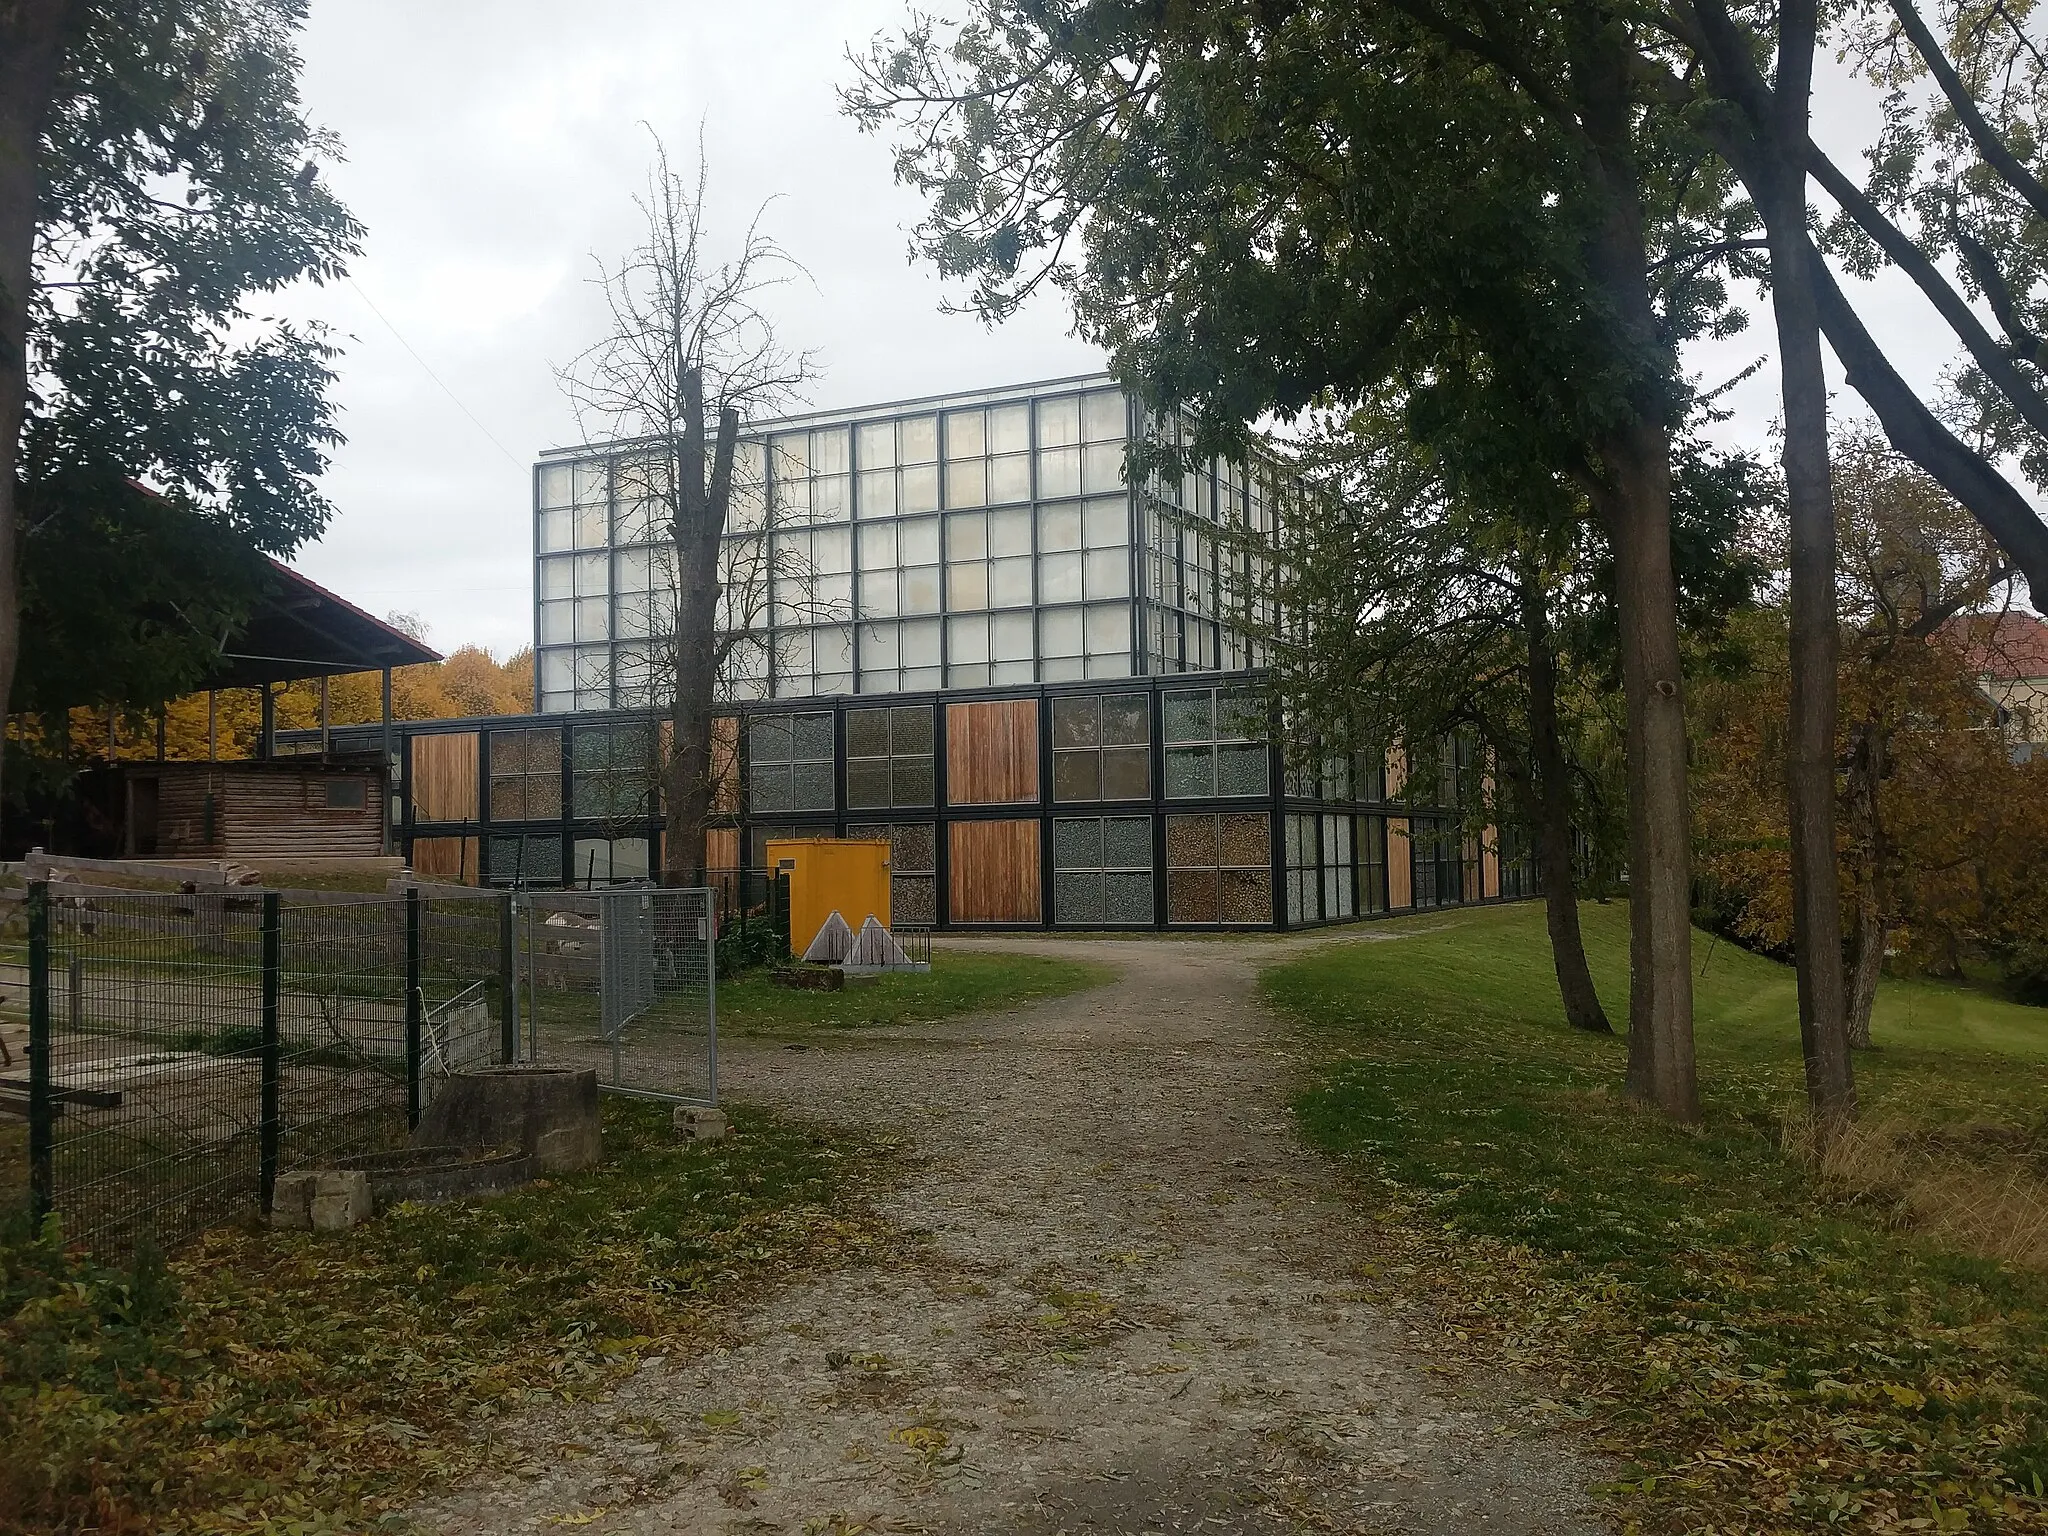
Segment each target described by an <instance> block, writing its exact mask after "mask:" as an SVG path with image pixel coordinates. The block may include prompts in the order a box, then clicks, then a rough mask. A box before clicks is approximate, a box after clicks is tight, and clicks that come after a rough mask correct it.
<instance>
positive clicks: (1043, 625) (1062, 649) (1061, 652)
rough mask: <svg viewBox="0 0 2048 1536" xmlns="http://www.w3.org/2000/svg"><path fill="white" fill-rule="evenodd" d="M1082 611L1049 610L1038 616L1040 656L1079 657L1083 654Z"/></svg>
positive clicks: (1070, 609)
mask: <svg viewBox="0 0 2048 1536" xmlns="http://www.w3.org/2000/svg"><path fill="white" fill-rule="evenodd" d="M1081 639H1082V627H1081V610H1080V609H1079V608H1048V609H1046V610H1044V611H1042V612H1041V613H1040V614H1039V615H1038V654H1039V655H1040V656H1078V655H1080V654H1081Z"/></svg>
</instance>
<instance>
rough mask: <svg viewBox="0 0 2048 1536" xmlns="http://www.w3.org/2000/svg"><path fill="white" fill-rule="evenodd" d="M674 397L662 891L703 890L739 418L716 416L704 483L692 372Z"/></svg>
mask: <svg viewBox="0 0 2048 1536" xmlns="http://www.w3.org/2000/svg"><path fill="white" fill-rule="evenodd" d="M682 396H683V409H684V416H685V425H684V429H683V437H682V441H681V443H680V444H678V445H676V451H675V452H674V453H672V455H671V460H672V464H671V468H672V472H673V473H674V474H675V492H674V498H675V499H674V506H675V511H676V519H675V527H674V530H673V535H674V539H675V549H676V612H675V621H674V632H673V635H672V644H673V646H674V655H675V677H674V682H675V700H674V703H673V704H672V705H671V712H670V719H669V724H670V728H671V731H672V732H673V740H672V741H671V743H670V747H669V761H668V773H667V784H666V786H665V788H666V792H665V794H664V796H663V810H664V819H663V825H662V840H661V880H662V884H664V885H673V886H694V885H702V884H703V883H704V824H705V822H706V821H707V820H709V818H710V815H711V797H712V791H713V789H714V779H715V771H714V765H713V762H712V752H711V719H712V699H713V696H714V694H715V692H716V690H717V686H718V651H717V644H718V635H717V629H718V547H719V540H720V538H721V537H722V536H723V534H724V532H725V516H726V508H727V505H728V504H729V503H730V501H731V500H732V462H733V449H734V445H735V443H736V442H737V440H738V437H739V425H740V423H739V413H738V412H737V411H736V410H733V409H732V408H731V407H727V408H726V409H724V410H722V411H720V412H719V416H718V437H717V441H716V443H715V444H714V445H713V447H712V451H711V464H710V475H709V479H708V481H707V479H706V475H705V469H706V465H705V441H704V377H703V374H702V373H701V372H700V371H699V370H697V369H696V368H686V369H685V370H684V372H683V378H682Z"/></svg>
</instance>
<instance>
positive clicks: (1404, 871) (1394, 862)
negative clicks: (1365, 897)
mask: <svg viewBox="0 0 2048 1536" xmlns="http://www.w3.org/2000/svg"><path fill="white" fill-rule="evenodd" d="M1413 859H1414V852H1413V849H1412V847H1411V844H1410V840H1409V837H1408V818H1407V817H1406V816H1389V817H1388V818H1387V907H1388V909H1389V910H1393V909H1396V908H1400V907H1412V906H1414V905H1415V865H1414V862H1413Z"/></svg>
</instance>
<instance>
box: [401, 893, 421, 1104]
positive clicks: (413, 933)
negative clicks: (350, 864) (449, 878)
mask: <svg viewBox="0 0 2048 1536" xmlns="http://www.w3.org/2000/svg"><path fill="white" fill-rule="evenodd" d="M425 1014H426V998H425V995H424V994H423V993H422V992H421V991H420V893H419V891H418V889H417V888H414V887H408V888H407V890H406V893H405V1128H406V1129H407V1130H408V1131H416V1130H418V1129H419V1128H420V1034H421V1027H422V1026H423V1025H424V1024H425V1022H426V1019H425Z"/></svg>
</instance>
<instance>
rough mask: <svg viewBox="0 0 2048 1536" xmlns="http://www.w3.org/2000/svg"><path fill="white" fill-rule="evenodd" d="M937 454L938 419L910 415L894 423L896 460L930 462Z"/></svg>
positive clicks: (913, 462) (910, 462) (914, 462)
mask: <svg viewBox="0 0 2048 1536" xmlns="http://www.w3.org/2000/svg"><path fill="white" fill-rule="evenodd" d="M938 456H939V419H938V417H936V416H911V417H908V418H907V419H905V420H903V421H899V422H897V423H896V462H897V463H899V464H930V463H932V462H934V461H935V460H936V459H937V458H938Z"/></svg>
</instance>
